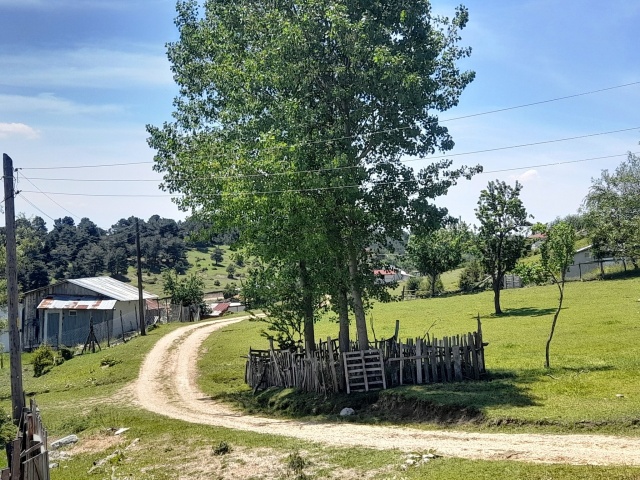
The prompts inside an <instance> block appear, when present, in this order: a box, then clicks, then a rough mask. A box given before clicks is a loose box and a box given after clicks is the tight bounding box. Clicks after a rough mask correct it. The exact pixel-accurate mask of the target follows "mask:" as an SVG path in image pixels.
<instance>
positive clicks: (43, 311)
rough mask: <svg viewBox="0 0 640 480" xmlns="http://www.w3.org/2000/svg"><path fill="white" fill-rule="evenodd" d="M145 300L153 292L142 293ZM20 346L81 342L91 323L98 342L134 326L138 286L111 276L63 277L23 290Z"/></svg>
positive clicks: (152, 297)
mask: <svg viewBox="0 0 640 480" xmlns="http://www.w3.org/2000/svg"><path fill="white" fill-rule="evenodd" d="M143 297H144V298H145V299H157V298H158V297H157V296H156V295H153V294H151V293H148V292H143ZM22 304H23V306H24V308H23V315H22V342H23V348H25V349H31V348H34V347H36V346H37V345H39V344H41V343H44V342H46V343H48V344H50V345H53V346H55V347H57V346H61V345H65V346H74V345H77V344H79V343H83V342H84V341H85V340H86V339H87V336H88V334H89V329H90V325H91V323H92V322H93V326H94V331H95V335H96V336H97V337H98V340H99V341H102V340H105V339H110V338H116V337H119V336H122V334H123V332H124V333H126V332H130V331H133V330H136V329H137V326H138V320H137V309H138V289H137V288H136V287H134V286H132V285H128V284H126V283H123V282H120V281H118V280H115V279H113V278H111V277H91V278H76V279H69V280H64V281H62V282H59V283H56V284H54V285H47V286H46V287H42V288H39V289H37V290H31V291H30V292H26V293H25V294H24V296H23V299H22Z"/></svg>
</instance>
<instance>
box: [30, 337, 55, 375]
mask: <svg viewBox="0 0 640 480" xmlns="http://www.w3.org/2000/svg"><path fill="white" fill-rule="evenodd" d="M32 363H33V376H34V377H39V376H41V375H44V374H45V373H46V370H47V367H51V366H53V350H51V347H50V346H49V345H47V344H46V343H43V344H42V345H40V346H39V347H38V348H36V350H35V351H34V352H33V360H32Z"/></svg>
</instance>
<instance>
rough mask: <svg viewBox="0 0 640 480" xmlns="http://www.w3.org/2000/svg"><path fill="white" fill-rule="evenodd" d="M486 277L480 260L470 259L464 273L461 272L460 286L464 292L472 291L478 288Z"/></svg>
mask: <svg viewBox="0 0 640 480" xmlns="http://www.w3.org/2000/svg"><path fill="white" fill-rule="evenodd" d="M484 277H485V275H484V269H483V268H482V264H481V263H480V261H478V260H470V261H469V262H468V263H467V265H466V267H465V269H464V270H463V271H462V273H460V278H459V279H458V287H460V290H462V291H463V292H471V291H473V290H475V289H476V288H477V286H478V283H480V281H481V280H483V279H484Z"/></svg>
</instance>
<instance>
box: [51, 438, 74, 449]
mask: <svg viewBox="0 0 640 480" xmlns="http://www.w3.org/2000/svg"><path fill="white" fill-rule="evenodd" d="M77 441H78V436H77V435H67V436H66V437H63V438H61V439H60V440H56V441H55V442H53V443H52V444H51V448H53V449H54V450H56V449H57V448H60V447H62V446H64V445H71V444H72V443H76V442H77Z"/></svg>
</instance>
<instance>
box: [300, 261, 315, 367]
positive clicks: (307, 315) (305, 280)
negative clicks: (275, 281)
mask: <svg viewBox="0 0 640 480" xmlns="http://www.w3.org/2000/svg"><path fill="white" fill-rule="evenodd" d="M300 282H301V283H302V308H303V311H304V348H305V351H306V353H307V355H308V354H310V353H312V352H314V351H315V349H316V337H315V331H314V326H313V321H314V315H313V292H312V288H311V281H310V279H309V271H308V270H307V265H306V263H305V262H304V260H300Z"/></svg>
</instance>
